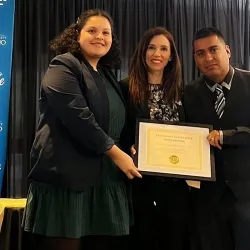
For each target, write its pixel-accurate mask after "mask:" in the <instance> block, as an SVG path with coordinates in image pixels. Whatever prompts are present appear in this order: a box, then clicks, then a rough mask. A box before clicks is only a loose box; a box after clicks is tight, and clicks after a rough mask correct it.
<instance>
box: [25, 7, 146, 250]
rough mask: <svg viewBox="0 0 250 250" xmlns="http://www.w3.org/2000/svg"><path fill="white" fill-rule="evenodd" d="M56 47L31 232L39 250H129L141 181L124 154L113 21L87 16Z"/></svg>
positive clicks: (37, 147) (32, 193) (45, 92)
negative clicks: (135, 189) (132, 192)
mask: <svg viewBox="0 0 250 250" xmlns="http://www.w3.org/2000/svg"><path fill="white" fill-rule="evenodd" d="M51 47H52V49H54V50H55V51H56V52H57V54H59V55H58V56H56V57H55V58H54V59H53V60H52V61H51V63H50V65H49V68H48V70H47V72H46V74H45V76H44V79H43V81H42V86H41V97H40V100H39V107H40V121H39V125H38V128H37V133H36V137H35V140H34V144H33V147H32V150H31V165H32V170H31V172H30V174H29V178H30V180H31V185H30V188H29V193H28V197H27V206H26V209H25V214H24V219H23V227H24V230H25V231H28V232H31V233H32V234H33V235H34V243H33V249H35V250H39V249H43V250H44V249H53V250H63V249H67V250H79V249H80V247H83V249H109V250H110V249H123V248H122V247H124V246H125V244H124V242H122V241H123V238H121V237H118V236H123V235H127V234H128V233H129V226H130V222H131V212H130V211H131V209H130V200H129V190H128V178H129V179H133V178H134V176H137V177H141V175H140V174H139V173H138V172H137V169H136V168H135V166H134V164H133V161H132V159H131V157H130V156H129V155H127V154H125V153H124V152H123V151H122V150H121V149H120V147H121V146H122V145H120V135H121V133H122V130H123V128H124V124H125V106H124V100H123V98H122V95H121V92H120V89H119V86H118V84H117V82H116V80H115V77H114V76H113V74H112V72H111V70H110V69H109V68H110V66H112V65H113V64H114V63H115V62H117V59H118V57H117V55H118V50H117V40H116V39H115V36H114V33H113V25H112V20H111V18H110V16H109V15H108V14H107V13H106V12H104V11H101V10H88V11H86V12H84V13H83V14H82V15H81V16H80V17H79V18H78V20H77V22H76V23H74V24H72V25H71V26H69V27H68V28H67V29H65V30H64V31H63V32H62V34H61V35H59V37H57V38H56V39H55V40H54V41H53V42H52V44H51ZM107 66H109V67H107ZM112 236H116V237H112ZM81 238H82V240H81ZM118 239H119V240H118ZM81 245H82V246H81Z"/></svg>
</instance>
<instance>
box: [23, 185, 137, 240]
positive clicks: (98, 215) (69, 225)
mask: <svg viewBox="0 0 250 250" xmlns="http://www.w3.org/2000/svg"><path fill="white" fill-rule="evenodd" d="M130 200H131V199H130V189H129V188H128V187H127V186H126V184H125V183H124V182H122V181H120V182H113V183H109V184H108V185H105V186H99V187H93V188H89V189H87V190H85V191H83V192H75V191H72V190H69V189H62V188H57V187H54V186H50V185H47V184H40V183H31V185H30V188H29V192H28V197H27V205H26V208H25V212H24V217H23V223H22V225H23V228H24V230H25V231H28V232H31V233H35V234H41V235H46V236H51V237H66V238H80V237H82V236H86V235H110V236H121V235H127V234H129V227H130V225H131V224H132V223H133V215H132V205H131V203H130Z"/></svg>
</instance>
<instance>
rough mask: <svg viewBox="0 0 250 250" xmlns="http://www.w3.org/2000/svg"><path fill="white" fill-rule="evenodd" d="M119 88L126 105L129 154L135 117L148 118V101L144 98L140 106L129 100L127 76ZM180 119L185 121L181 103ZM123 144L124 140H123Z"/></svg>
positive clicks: (133, 136)
mask: <svg viewBox="0 0 250 250" xmlns="http://www.w3.org/2000/svg"><path fill="white" fill-rule="evenodd" d="M120 86H121V90H122V93H123V96H124V99H125V103H126V107H127V128H126V134H127V135H126V138H125V140H126V145H127V146H128V147H127V153H128V154H130V152H129V151H130V147H131V146H132V145H133V144H135V127H136V119H137V118H141V119H150V114H149V108H148V101H147V100H145V102H144V103H143V105H142V106H140V105H138V106H136V105H134V103H133V102H132V101H131V97H130V94H129V78H125V79H123V80H121V81H120ZM177 107H178V112H179V117H180V121H181V122H184V121H185V115H184V109H183V107H182V105H177ZM124 144H125V142H124Z"/></svg>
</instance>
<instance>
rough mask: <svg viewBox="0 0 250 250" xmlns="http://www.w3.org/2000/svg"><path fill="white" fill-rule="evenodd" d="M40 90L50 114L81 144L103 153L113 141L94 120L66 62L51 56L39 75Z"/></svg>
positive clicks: (77, 80) (74, 76)
mask: <svg viewBox="0 0 250 250" xmlns="http://www.w3.org/2000/svg"><path fill="white" fill-rule="evenodd" d="M42 90H43V91H44V93H45V96H46V98H47V100H48V103H49V106H50V108H51V110H52V111H53V113H54V115H55V116H56V117H58V118H59V119H60V120H61V121H62V123H63V124H64V126H65V127H66V128H67V129H68V131H69V133H70V134H71V136H72V137H73V138H74V139H75V140H77V141H79V142H80V143H81V144H82V145H83V146H84V147H85V148H87V149H88V150H90V151H93V152H96V153H104V152H105V151H107V150H108V149H110V148H111V147H112V146H113V145H114V141H113V140H112V139H111V138H110V137H109V136H108V135H107V134H106V133H105V132H104V131H103V130H102V129H101V128H100V126H99V125H98V123H97V122H96V120H95V116H94V114H93V113H92V112H91V110H90V109H89V107H88V105H87V101H86V99H85V98H84V96H83V94H82V92H81V89H80V87H79V79H78V78H77V76H76V74H75V73H74V72H73V69H72V67H71V65H70V64H67V63H64V62H63V61H62V60H53V61H52V63H51V65H50V67H49V69H48V71H47V72H46V74H45V77H44V79H43V82H42Z"/></svg>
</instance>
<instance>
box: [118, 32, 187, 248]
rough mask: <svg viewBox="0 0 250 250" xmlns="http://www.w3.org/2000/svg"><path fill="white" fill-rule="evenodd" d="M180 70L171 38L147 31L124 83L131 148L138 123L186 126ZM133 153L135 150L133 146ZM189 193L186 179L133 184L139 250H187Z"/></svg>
mask: <svg viewBox="0 0 250 250" xmlns="http://www.w3.org/2000/svg"><path fill="white" fill-rule="evenodd" d="M181 81H182V79H181V66H180V60H179V57H178V54H177V50H176V46H175V43H174V40H173V37H172V35H171V34H170V33H169V32H168V31H167V30H166V29H164V28H162V27H156V28H152V29H150V30H148V31H147V32H146V33H145V35H144V37H143V38H142V39H141V41H140V43H139V45H138V47H137V49H136V51H135V53H134V56H133V58H132V63H131V67H130V74H129V78H127V79H125V80H123V81H121V86H122V90H123V93H124V96H125V100H126V102H127V113H128V131H127V132H128V136H127V137H126V139H127V145H130V146H132V145H133V144H134V143H135V141H134V140H135V124H136V118H146V119H152V120H163V121H173V122H178V121H184V111H183V107H182V104H181ZM130 150H131V153H132V154H134V153H135V149H134V147H133V146H132V147H131V149H130ZM188 195H189V188H188V185H187V184H186V182H185V180H182V179H173V178H166V177H165V178H164V177H155V176H145V175H144V176H143V178H142V179H141V180H135V181H133V204H134V213H135V214H134V216H135V225H134V226H133V231H132V233H131V237H132V240H133V244H135V245H136V246H137V249H140V250H147V249H148V250H155V249H159V250H166V249H167V250H184V249H185V237H186V223H187V211H188Z"/></svg>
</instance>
